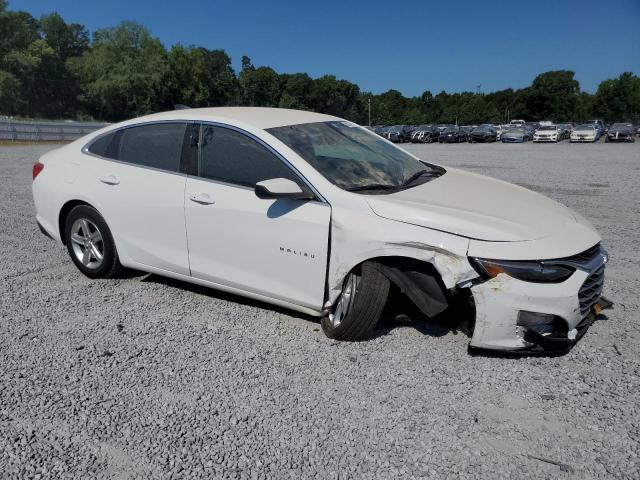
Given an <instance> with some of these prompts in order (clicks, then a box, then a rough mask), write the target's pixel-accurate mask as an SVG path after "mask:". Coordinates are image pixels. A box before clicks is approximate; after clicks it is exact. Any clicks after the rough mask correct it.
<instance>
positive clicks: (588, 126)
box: [576, 124, 596, 130]
mask: <svg viewBox="0 0 640 480" xmlns="http://www.w3.org/2000/svg"><path fill="white" fill-rule="evenodd" d="M595 128H596V127H595V126H594V125H591V124H584V125H578V127H577V128H576V130H593V129H595Z"/></svg>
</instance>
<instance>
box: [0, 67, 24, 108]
mask: <svg viewBox="0 0 640 480" xmlns="http://www.w3.org/2000/svg"><path fill="white" fill-rule="evenodd" d="M20 86H21V85H20V81H19V80H18V79H17V78H16V76H15V75H14V74H12V73H9V72H5V71H4V70H0V114H14V113H15V112H17V111H18V108H19V107H20Z"/></svg>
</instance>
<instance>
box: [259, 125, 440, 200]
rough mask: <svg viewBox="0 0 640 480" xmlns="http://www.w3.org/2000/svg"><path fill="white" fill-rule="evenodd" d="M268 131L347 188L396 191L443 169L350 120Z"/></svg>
mask: <svg viewBox="0 0 640 480" xmlns="http://www.w3.org/2000/svg"><path fill="white" fill-rule="evenodd" d="M267 131H268V132H269V133H270V134H272V135H273V136H274V137H276V138H277V139H278V140H280V141H282V142H283V143H284V144H286V145H287V146H288V147H289V148H291V149H292V150H293V151H295V152H296V153H297V154H298V155H300V156H301V157H302V158H304V159H305V160H306V161H307V162H309V164H311V166H313V168H315V169H316V170H317V171H318V172H320V173H321V174H322V175H324V177H326V178H327V179H328V180H329V181H330V182H332V183H333V184H335V185H337V186H338V187H340V188H343V189H345V190H363V191H364V190H384V189H387V191H393V190H397V189H398V188H404V187H407V186H409V184H411V185H413V182H412V180H413V179H416V180H417V179H418V177H423V178H424V179H426V180H428V179H429V176H431V178H433V176H437V175H440V174H442V173H443V170H442V169H441V168H440V167H436V166H434V165H429V164H425V163H422V162H420V161H419V160H417V159H416V158H414V157H412V156H411V155H409V154H408V153H406V152H404V151H402V150H400V149H399V148H397V147H395V146H393V145H391V144H389V143H388V142H387V141H385V140H382V139H381V138H380V137H378V136H377V135H374V134H372V133H370V132H369V131H367V130H365V129H364V128H361V127H359V126H358V125H355V124H353V123H350V122H318V123H304V124H299V125H288V126H285V127H276V128H270V129H268V130H267ZM426 180H425V181H426ZM418 183H423V182H418V181H416V182H415V184H418ZM368 187H371V188H368Z"/></svg>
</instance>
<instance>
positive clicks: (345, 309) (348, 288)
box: [329, 273, 360, 328]
mask: <svg viewBox="0 0 640 480" xmlns="http://www.w3.org/2000/svg"><path fill="white" fill-rule="evenodd" d="M359 281H360V279H359V277H358V275H356V274H355V273H351V274H349V277H348V278H347V280H346V281H345V282H344V287H342V292H340V298H338V301H337V302H336V305H335V307H334V309H333V312H331V313H330V314H329V321H330V322H331V326H332V327H333V328H336V327H337V326H339V325H340V324H341V323H342V321H343V320H344V319H345V318H346V317H347V315H348V314H349V312H350V311H351V308H352V307H353V303H354V301H355V298H356V292H357V289H358V282H359Z"/></svg>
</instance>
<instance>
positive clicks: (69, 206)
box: [58, 200, 91, 245]
mask: <svg viewBox="0 0 640 480" xmlns="http://www.w3.org/2000/svg"><path fill="white" fill-rule="evenodd" d="M78 205H88V206H89V207H91V205H89V204H88V203H87V202H83V201H82V200H70V201H68V202H67V203H65V204H64V205H63V206H62V208H61V209H60V215H59V216H58V231H59V232H60V240H62V243H63V245H66V240H65V238H64V224H65V223H66V221H67V217H68V216H69V212H71V210H73V209H74V208H75V207H77V206H78Z"/></svg>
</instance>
